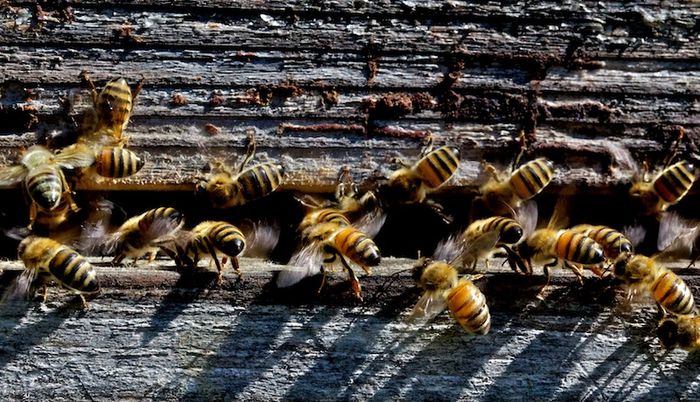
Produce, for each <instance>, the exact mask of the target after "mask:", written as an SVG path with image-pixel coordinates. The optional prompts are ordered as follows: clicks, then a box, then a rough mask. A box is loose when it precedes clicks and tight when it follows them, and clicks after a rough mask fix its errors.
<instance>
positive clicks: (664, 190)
mask: <svg viewBox="0 0 700 402" xmlns="http://www.w3.org/2000/svg"><path fill="white" fill-rule="evenodd" d="M694 170H695V168H694V167H693V165H692V164H691V163H689V162H686V161H682V162H678V163H676V164H674V165H671V166H669V167H668V168H666V169H664V170H663V171H662V172H661V173H660V174H659V175H658V176H657V177H656V178H655V179H654V183H653V186H654V192H655V193H656V194H658V196H659V197H660V198H661V199H662V200H663V201H664V202H665V203H666V204H669V205H671V204H675V203H676V202H678V201H680V199H681V198H683V196H685V195H686V193H688V190H690V187H692V185H693V182H694V181H695V173H694Z"/></svg>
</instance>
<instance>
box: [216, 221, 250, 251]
mask: <svg viewBox="0 0 700 402" xmlns="http://www.w3.org/2000/svg"><path fill="white" fill-rule="evenodd" d="M210 237H211V239H212V241H213V242H214V245H215V246H216V248H218V249H219V250H221V251H222V252H223V253H224V254H226V255H228V256H230V257H235V256H237V255H238V254H240V253H241V251H243V248H244V247H245V236H243V233H242V232H241V231H240V230H239V229H238V228H237V227H236V226H234V225H231V224H230V223H227V222H220V223H219V224H218V225H216V226H214V227H213V228H212V229H211V232H210Z"/></svg>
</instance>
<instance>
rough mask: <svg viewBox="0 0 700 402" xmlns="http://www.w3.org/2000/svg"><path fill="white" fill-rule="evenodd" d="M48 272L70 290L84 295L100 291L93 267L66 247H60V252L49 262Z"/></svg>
mask: <svg viewBox="0 0 700 402" xmlns="http://www.w3.org/2000/svg"><path fill="white" fill-rule="evenodd" d="M48 270H49V272H50V273H51V275H53V277H54V278H56V280H57V281H59V282H61V284H63V285H64V286H65V287H67V288H69V289H72V290H75V291H78V292H82V293H94V292H97V291H98V290H100V285H99V283H98V282H97V277H96V276H95V269H94V268H93V267H92V265H91V264H90V263H89V262H88V261H87V260H86V259H85V257H83V256H82V255H80V254H78V253H77V252H76V251H74V250H71V249H70V248H68V247H66V246H60V250H59V251H58V252H57V253H56V255H54V256H53V258H51V260H50V261H49V264H48Z"/></svg>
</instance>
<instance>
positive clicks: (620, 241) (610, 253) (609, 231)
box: [569, 224, 633, 276]
mask: <svg viewBox="0 0 700 402" xmlns="http://www.w3.org/2000/svg"><path fill="white" fill-rule="evenodd" d="M569 230H571V231H572V232H576V233H580V234H583V235H586V236H588V237H590V238H591V239H593V240H594V241H595V242H596V243H598V244H599V245H600V246H601V247H603V253H604V255H605V260H606V261H607V262H613V261H615V260H616V259H617V258H618V257H620V255H625V254H629V253H631V252H632V249H633V246H632V241H630V239H628V238H627V237H625V235H624V234H623V233H622V232H618V231H617V230H615V229H613V228H610V227H607V226H602V225H597V226H594V225H588V224H581V225H576V226H574V227H572V228H570V229H569ZM591 270H592V271H593V272H594V273H595V274H596V275H598V276H602V275H603V272H602V271H600V269H598V267H596V266H592V267H591Z"/></svg>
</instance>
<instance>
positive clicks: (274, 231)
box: [241, 222, 280, 258]
mask: <svg viewBox="0 0 700 402" xmlns="http://www.w3.org/2000/svg"><path fill="white" fill-rule="evenodd" d="M241 230H242V231H243V233H244V234H245V243H246V245H245V250H244V251H243V255H244V256H246V257H257V258H269V257H270V255H271V254H272V251H273V250H274V249H275V247H277V243H279V240H280V227H279V225H278V224H276V223H267V222H258V223H250V224H248V225H242V226H241Z"/></svg>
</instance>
